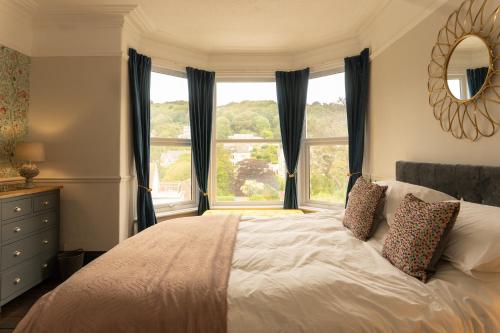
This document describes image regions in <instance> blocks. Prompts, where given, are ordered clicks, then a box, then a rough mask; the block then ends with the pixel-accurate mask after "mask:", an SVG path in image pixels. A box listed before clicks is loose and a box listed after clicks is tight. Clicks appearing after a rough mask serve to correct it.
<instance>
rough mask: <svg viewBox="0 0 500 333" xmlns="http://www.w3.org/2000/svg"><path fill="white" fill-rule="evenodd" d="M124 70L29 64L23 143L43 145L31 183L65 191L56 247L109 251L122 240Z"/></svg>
mask: <svg viewBox="0 0 500 333" xmlns="http://www.w3.org/2000/svg"><path fill="white" fill-rule="evenodd" d="M123 71H124V67H123V59H122V57H112V56H110V57H35V58H32V69H31V105H30V112H29V116H28V119H29V124H30V125H29V132H30V133H29V139H30V140H39V141H42V142H44V143H45V145H46V159H47V161H46V162H44V163H40V165H39V166H40V170H41V172H40V176H39V178H38V179H39V180H40V181H44V182H51V183H57V184H62V185H63V186H64V189H63V190H62V196H61V220H62V225H61V243H62V244H61V246H62V247H63V249H72V248H78V247H83V248H84V249H86V250H92V251H99V250H108V249H109V248H111V247H112V246H114V245H116V244H117V243H118V241H119V240H120V238H121V239H123V238H125V237H126V236H125V235H127V236H128V224H129V221H130V215H129V214H128V213H127V212H128V210H129V207H130V203H129V202H126V200H127V199H128V196H129V195H128V193H129V191H128V188H127V186H126V185H124V183H128V182H129V180H130V173H128V174H127V171H128V170H129V167H128V166H127V165H122V164H127V163H128V160H129V158H130V154H129V152H128V149H127V148H126V147H125V145H126V144H127V143H128V140H127V139H126V136H127V135H128V131H127V128H128V127H127V126H126V125H128V123H127V119H128V118H127V110H128V108H127V107H125V103H124V101H123V99H124V98H126V97H127V96H128V95H124V94H123V89H124V83H123V81H122V75H123ZM122 127H124V128H122ZM125 127H127V128H125ZM122 162H123V163H122ZM122 210H123V211H122ZM120 228H121V229H122V230H120Z"/></svg>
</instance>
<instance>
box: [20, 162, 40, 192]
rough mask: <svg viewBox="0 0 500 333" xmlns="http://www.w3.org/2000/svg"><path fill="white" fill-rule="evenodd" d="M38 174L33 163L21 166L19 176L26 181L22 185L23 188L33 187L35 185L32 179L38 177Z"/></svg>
mask: <svg viewBox="0 0 500 333" xmlns="http://www.w3.org/2000/svg"><path fill="white" fill-rule="evenodd" d="M39 173H40V171H39V170H38V167H37V166H36V164H33V163H30V164H27V163H26V164H23V165H22V166H21V168H19V175H20V176H21V177H24V178H25V179H26V181H25V183H24V188H33V187H35V184H34V183H33V178H34V177H36V176H38V174H39Z"/></svg>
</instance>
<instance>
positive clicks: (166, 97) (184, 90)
mask: <svg viewBox="0 0 500 333" xmlns="http://www.w3.org/2000/svg"><path fill="white" fill-rule="evenodd" d="M216 95H217V97H216V98H217V105H219V106H220V105H226V104H228V103H231V102H241V101H248V100H273V101H276V84H275V83H274V82H218V83H217V89H216ZM339 97H341V98H345V90H344V73H339V74H334V75H328V76H322V77H319V78H315V79H310V80H309V86H308V91H307V103H308V104H312V103H314V102H320V103H332V102H336V101H337V100H338V99H339ZM179 100H184V101H187V100H188V87H187V79H185V78H180V77H175V76H171V75H164V74H160V73H155V72H153V73H151V101H153V102H155V103H163V102H172V101H179Z"/></svg>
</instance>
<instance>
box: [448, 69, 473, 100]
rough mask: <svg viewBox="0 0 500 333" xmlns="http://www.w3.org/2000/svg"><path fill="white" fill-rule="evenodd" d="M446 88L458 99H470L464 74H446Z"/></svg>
mask: <svg viewBox="0 0 500 333" xmlns="http://www.w3.org/2000/svg"><path fill="white" fill-rule="evenodd" d="M447 81H448V88H449V89H450V92H451V93H452V94H453V96H455V97H456V98H458V99H467V98H470V96H469V91H468V87H467V76H466V75H465V74H448V80H447Z"/></svg>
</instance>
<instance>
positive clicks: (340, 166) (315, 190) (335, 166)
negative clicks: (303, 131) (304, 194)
mask: <svg viewBox="0 0 500 333" xmlns="http://www.w3.org/2000/svg"><path fill="white" fill-rule="evenodd" d="M309 160H310V163H311V165H310V174H309V177H310V182H309V184H310V185H309V186H310V188H309V193H310V195H309V197H310V199H311V200H317V201H326V202H329V203H343V202H345V195H346V189H347V181H348V180H349V179H348V177H347V173H348V171H349V168H348V150H347V145H324V146H323V145H317V146H310V149H309Z"/></svg>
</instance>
